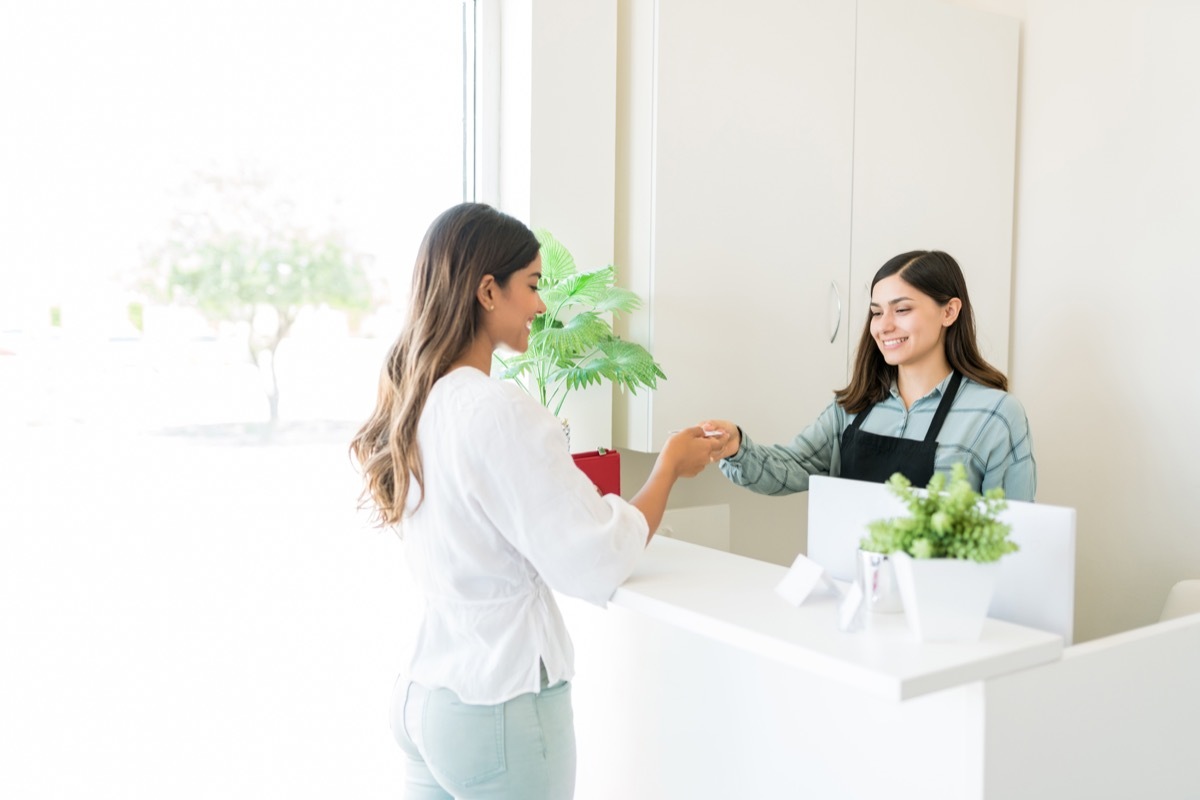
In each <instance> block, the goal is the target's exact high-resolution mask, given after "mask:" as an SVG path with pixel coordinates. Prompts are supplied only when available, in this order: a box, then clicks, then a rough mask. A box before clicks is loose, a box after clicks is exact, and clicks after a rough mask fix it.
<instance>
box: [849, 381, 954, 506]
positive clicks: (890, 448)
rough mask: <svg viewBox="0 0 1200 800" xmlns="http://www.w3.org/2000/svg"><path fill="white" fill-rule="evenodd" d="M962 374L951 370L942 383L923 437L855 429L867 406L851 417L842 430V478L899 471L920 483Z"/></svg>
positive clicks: (877, 479) (880, 478) (929, 473)
mask: <svg viewBox="0 0 1200 800" xmlns="http://www.w3.org/2000/svg"><path fill="white" fill-rule="evenodd" d="M961 383H962V375H961V374H960V373H958V372H955V373H954V377H953V378H951V379H950V383H949V385H948V386H946V393H945V394H943V395H942V401H941V402H940V403H938V407H937V411H936V412H934V414H933V421H932V422H930V423H929V432H928V433H926V434H925V439H924V441H917V440H916V439H901V438H898V437H896V436H881V435H879V434H878V433H870V432H868V431H864V430H859V428H860V427H861V426H862V423H863V420H865V419H866V418H867V415H868V414H870V413H871V408H874V407H875V406H871V408H868V409H867V410H866V411H864V412H862V413H861V414H859V415H858V416H856V417H855V418H854V422H851V423H850V427H848V428H846V430H844V431H842V473H841V476H840V477H842V478H852V479H854V480H858V481H872V482H874V483H885V482H886V481H887V479H888V478H890V477H892V473H894V472H900V473H903V475H904V477H906V478H908V479H909V481H911V482H912V485H913V486H918V487H924V486H927V485H928V484H929V479H930V478H932V477H933V471H934V460H935V458H936V456H937V435H938V433H940V432H941V430H942V423H943V422H945V421H946V415H947V414H949V413H950V406H951V405H952V404H953V403H954V395H956V394H958V387H959V384H961Z"/></svg>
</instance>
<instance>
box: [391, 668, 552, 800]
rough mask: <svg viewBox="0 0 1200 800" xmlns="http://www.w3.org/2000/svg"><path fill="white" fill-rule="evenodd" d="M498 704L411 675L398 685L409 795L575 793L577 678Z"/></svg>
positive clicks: (410, 799)
mask: <svg viewBox="0 0 1200 800" xmlns="http://www.w3.org/2000/svg"><path fill="white" fill-rule="evenodd" d="M542 687H543V688H542V690H541V691H540V692H538V693H537V694H533V693H529V694H523V695H519V696H517V697H514V698H513V699H512V700H509V701H508V702H507V703H501V704H500V705H495V706H474V705H468V704H467V703H463V702H462V701H460V700H459V699H458V696H457V695H456V694H454V692H452V691H450V690H449V689H432V690H430V689H426V688H425V687H423V686H421V685H420V684H417V683H412V682H411V681H407V680H404V679H400V680H398V681H396V687H395V689H394V690H393V692H392V713H391V724H392V735H393V736H395V737H396V741H397V742H398V743H399V744H400V748H401V749H402V750H403V751H404V754H405V757H406V758H405V792H404V797H405V798H406V800H474V799H475V798H488V800H569V798H571V797H572V796H573V795H574V793H575V720H574V714H573V712H572V710H571V684H570V683H569V682H567V681H560V682H559V683H556V684H555V685H554V686H546V680H545V672H544V671H543V678H542Z"/></svg>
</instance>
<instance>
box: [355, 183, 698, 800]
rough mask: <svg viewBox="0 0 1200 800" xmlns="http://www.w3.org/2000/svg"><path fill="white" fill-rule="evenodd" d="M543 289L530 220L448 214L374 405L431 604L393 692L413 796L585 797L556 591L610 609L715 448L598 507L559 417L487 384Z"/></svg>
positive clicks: (375, 502)
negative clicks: (678, 487) (495, 360)
mask: <svg viewBox="0 0 1200 800" xmlns="http://www.w3.org/2000/svg"><path fill="white" fill-rule="evenodd" d="M540 277H541V256H540V255H539V254H538V241H537V239H536V238H535V237H534V235H533V233H532V232H531V231H530V230H529V229H528V228H527V227H526V226H525V225H524V224H522V223H521V222H519V221H517V220H516V219H513V218H512V217H510V216H507V215H505V214H503V213H501V212H499V211H497V210H495V209H494V208H491V207H490V206H487V205H483V204H479V203H463V204H461V205H458V206H455V207H453V208H451V209H449V210H448V211H446V212H444V213H443V214H442V215H441V216H439V217H438V218H437V219H436V220H435V221H434V222H433V224H432V225H431V226H430V228H429V231H428V232H427V233H426V235H425V239H424V242H423V243H422V244H421V249H420V253H419V255H418V257H417V263H416V268H415V271H414V275H413V288H412V298H411V307H410V311H409V316H408V319H407V321H406V323H405V326H404V329H403V331H402V332H401V334H400V337H399V338H398V339H397V341H396V343H395V344H394V345H393V346H392V348H391V351H390V352H389V354H388V356H387V359H386V362H385V364H384V368H383V373H382V376H381V378H380V385H379V395H378V400H377V404H376V408H375V412H374V414H372V416H371V418H370V419H369V420H368V421H367V422H366V423H365V424H364V425H363V426H362V428H361V429H360V430H359V431H358V433H357V435H356V436H355V437H354V440H353V442H352V443H351V446H350V450H351V453H352V455H353V456H354V458H355V459H356V460H357V462H358V463H359V465H360V466H361V468H362V472H363V479H364V483H365V488H364V498H365V500H366V502H367V503H368V504H369V505H371V506H373V507H374V508H375V510H376V511H377V512H378V517H379V521H380V523H381V524H383V525H387V526H394V527H395V528H396V530H397V532H398V533H400V534H401V536H402V537H403V539H404V542H405V558H406V560H407V561H408V563H409V566H410V568H411V572H412V574H413V577H414V578H415V581H416V583H417V585H418V588H419V589H420V592H421V594H422V595H423V597H424V601H425V602H424V609H423V614H422V616H421V626H420V632H419V634H418V636H417V640H416V642H415V645H414V647H413V648H412V653H411V658H410V659H409V662H408V665H407V667H406V668H405V670H404V671H403V673H402V677H401V678H400V679H398V680H397V682H396V688H395V691H394V693H393V699H392V730H393V733H394V734H395V736H396V739H397V741H398V742H399V744H400V746H401V748H402V749H403V751H404V752H405V755H406V758H407V760H406V779H405V780H406V796H407V797H409V798H451V797H456V798H472V797H488V798H530V799H536V798H555V800H558V799H559V798H569V797H570V796H571V795H572V792H573V790H574V782H575V734H574V727H573V720H572V711H571V694H570V680H571V678H572V677H573V674H574V654H573V650H572V647H571V640H570V638H569V636H568V635H567V631H566V629H565V627H564V625H563V620H562V616H561V615H560V613H559V611H558V607H557V605H556V604H555V601H554V595H553V594H552V592H551V590H555V591H559V592H562V593H564V594H568V595H572V596H576V597H580V598H583V599H585V600H589V601H592V602H595V603H598V604H603V603H605V602H606V601H607V600H608V598H609V597H610V596H611V595H612V593H613V591H614V590H615V589H616V588H617V586H618V585H620V584H621V583H622V582H623V581H624V580H625V578H626V577H628V576H629V574H630V572H631V571H632V569H633V566H634V564H635V562H636V561H637V558H638V556H639V555H640V553H641V552H642V550H643V549H644V548H645V546H646V544H647V543H648V541H649V539H650V537H651V536H653V535H654V531H655V529H657V527H658V525H659V523H660V522H661V520H662V516H663V511H664V510H665V507H666V502H667V496H668V493H669V492H670V489H671V487H672V486H673V485H674V483H675V481H676V480H677V479H679V478H680V477H689V476H692V475H695V474H697V473H698V472H700V471H701V470H702V469H703V468H704V467H705V465H706V464H708V463H710V462H711V461H712V460H713V459H714V454H715V452H716V448H717V447H718V445H716V444H715V443H714V441H713V439H711V438H705V436H704V432H703V431H702V430H701V429H700V428H699V427H693V428H688V429H686V430H684V431H681V432H679V433H677V434H676V435H674V436H672V437H671V438H670V439H668V440H667V443H666V445H665V446H664V448H663V450H662V452H661V453H660V454H659V456H658V459H657V461H656V462H655V465H654V468H653V470H652V471H651V473H650V477H649V478H648V479H647V481H646V484H645V485H644V486H643V487H642V488H641V490H640V491H639V492H638V493H637V494H636V495H635V496H634V497H633V498H632V499H631V500H630V501H628V502H627V501H625V500H623V499H621V498H620V497H619V496H617V495H611V494H610V495H606V496H604V497H601V496H600V495H599V494H598V493H597V491H596V488H595V487H594V486H593V484H592V483H591V481H590V480H589V479H588V478H587V477H586V476H584V474H583V473H582V472H580V471H579V469H578V468H576V467H575V464H574V462H573V461H572V459H571V457H570V455H569V454H568V452H567V445H566V441H565V438H564V435H563V431H562V427H561V425H560V423H559V422H558V420H557V419H555V418H554V416H553V415H552V414H550V412H548V411H546V410H545V409H544V408H542V407H541V406H540V405H538V404H537V402H536V401H534V400H532V399H531V398H530V397H528V396H527V395H526V394H525V393H524V392H522V391H521V390H520V389H519V388H518V387H517V386H516V385H515V384H512V383H511V382H506V381H500V380H496V379H493V378H491V377H490V375H489V371H490V367H491V362H492V353H493V351H494V350H495V349H496V348H498V347H501V346H505V347H507V348H509V349H511V350H514V351H518V352H523V351H524V350H525V349H526V348H527V347H528V345H529V327H530V325H531V324H532V322H533V319H534V317H535V316H537V315H538V314H541V313H542V312H544V311H545V310H546V307H545V305H543V304H542V301H541V298H540V297H539V295H538V280H539V278H540Z"/></svg>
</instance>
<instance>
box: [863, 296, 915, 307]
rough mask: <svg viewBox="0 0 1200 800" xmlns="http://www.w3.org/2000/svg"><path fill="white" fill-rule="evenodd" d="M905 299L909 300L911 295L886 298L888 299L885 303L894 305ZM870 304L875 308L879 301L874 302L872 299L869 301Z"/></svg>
mask: <svg viewBox="0 0 1200 800" xmlns="http://www.w3.org/2000/svg"><path fill="white" fill-rule="evenodd" d="M905 300H908V301H911V300H912V298H911V297H897V298H896V299H894V300H888V301H887V304H888V305H889V306H894V305H896V303H903V302H904V301H905ZM871 305H872V306H874V307H876V308H878V307H879V303H876V302H875V301H874V300H872V301H871Z"/></svg>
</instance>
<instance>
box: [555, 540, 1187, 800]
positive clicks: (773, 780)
mask: <svg viewBox="0 0 1200 800" xmlns="http://www.w3.org/2000/svg"><path fill="white" fill-rule="evenodd" d="M785 572H786V570H785V569H784V568H783V567H781V566H777V565H774V564H767V563H763V562H759V561H754V560H751V559H747V558H742V557H739V556H735V555H731V554H729V553H724V552H721V551H717V550H709V549H706V548H703V547H699V546H697V545H691V544H687V543H685V542H680V541H676V540H671V539H665V538H657V537H656V538H655V539H654V541H653V542H652V543H651V545H650V547H649V548H648V549H647V552H646V554H645V556H644V558H643V560H642V562H641V563H640V565H639V566H638V568H637V569H636V571H635V572H634V574H633V576H632V577H631V578H630V580H629V581H628V582H627V583H626V584H625V585H624V586H623V587H621V589H619V590H618V591H617V593H616V595H615V596H614V597H613V599H612V602H611V603H610V604H609V607H608V608H607V609H599V608H596V607H595V606H591V605H588V604H586V603H582V602H579V601H575V600H571V599H570V598H560V602H561V605H562V609H563V613H564V615H565V616H566V618H567V625H568V627H569V629H570V631H571V636H572V639H573V640H574V642H575V648H576V655H577V658H576V663H577V673H576V676H575V682H574V699H575V720H576V732H577V738H578V747H579V773H578V782H577V791H576V798H577V800H593V799H595V800H610V799H611V798H614V797H620V798H622V800H640V799H641V798H645V799H646V800H709V798H711V799H712V800H727V799H728V798H742V797H746V798H791V797H797V798H799V797H813V798H820V800H842V799H845V800H854V799H857V798H876V797H887V798H889V799H890V800H904V799H905V798H913V799H914V800H916V799H917V798H919V799H920V800H938V799H939V798H944V800H1018V799H1019V800H1060V798H1063V797H1088V798H1092V797H1095V798H1113V799H1114V800H1123V799H1124V798H1128V797H1151V796H1153V797H1162V798H1172V800H1174V798H1191V797H1197V796H1200V794H1198V792H1200V790H1198V789H1197V787H1198V786H1200V784H1198V783H1197V781H1196V779H1195V777H1194V775H1193V774H1192V769H1191V765H1192V763H1193V762H1194V759H1193V758H1192V757H1191V754H1192V751H1193V750H1194V741H1195V735H1194V727H1195V720H1196V718H1197V717H1200V692H1197V691H1196V690H1195V686H1194V682H1195V679H1194V676H1195V675H1196V674H1198V673H1200V615H1193V616H1192V617H1188V618H1181V619H1177V620H1171V621H1168V622H1163V623H1159V624H1157V625H1151V626H1148V627H1146V628H1141V629H1138V630H1135V631H1130V632H1127V633H1123V634H1118V635H1116V636H1111V637H1107V638H1106V639H1101V640H1096V641H1092V642H1086V643H1084V644H1080V645H1075V646H1073V647H1068V648H1066V649H1065V650H1063V649H1062V646H1061V640H1060V639H1059V638H1058V637H1057V636H1054V635H1052V634H1047V633H1044V632H1041V631H1036V630H1032V629H1029V628H1022V627H1019V626H1015V625H1010V624H1007V623H1002V622H994V621H989V622H988V623H987V625H986V627H985V628H984V632H983V637H982V639H981V640H980V641H979V642H977V643H967V644H921V643H918V642H916V641H915V640H913V639H912V638H911V637H910V636H909V634H908V633H907V628H906V627H904V626H903V622H904V620H903V617H902V615H887V616H883V615H875V616H874V617H873V618H872V620H873V623H874V624H873V626H872V628H871V629H870V630H868V631H866V632H863V633H856V634H850V633H840V632H838V631H837V628H836V625H835V624H834V603H833V601H832V600H831V599H824V600H816V599H815V598H814V599H812V600H810V601H809V602H808V603H806V604H805V605H803V606H801V607H800V608H795V607H792V606H790V605H788V604H787V603H786V602H785V601H784V600H783V599H782V598H779V597H777V596H776V595H775V594H774V591H773V589H774V586H775V584H776V583H777V582H778V580H779V579H780V578H781V577H782V576H783V574H784V573H785ZM1060 656H1061V657H1060Z"/></svg>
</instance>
